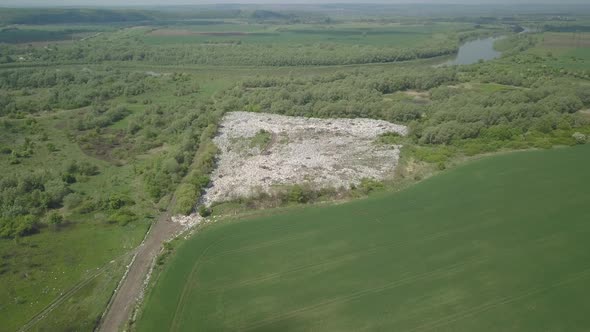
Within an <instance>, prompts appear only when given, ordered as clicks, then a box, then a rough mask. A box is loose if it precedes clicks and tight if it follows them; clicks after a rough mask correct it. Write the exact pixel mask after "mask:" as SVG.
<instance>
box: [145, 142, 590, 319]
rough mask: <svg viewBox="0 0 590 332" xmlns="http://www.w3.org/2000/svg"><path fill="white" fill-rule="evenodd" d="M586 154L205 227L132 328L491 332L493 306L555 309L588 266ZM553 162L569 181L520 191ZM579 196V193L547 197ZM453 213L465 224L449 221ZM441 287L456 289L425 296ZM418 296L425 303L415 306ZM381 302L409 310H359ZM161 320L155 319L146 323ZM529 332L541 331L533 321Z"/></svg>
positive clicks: (491, 163) (463, 173)
mask: <svg viewBox="0 0 590 332" xmlns="http://www.w3.org/2000/svg"><path fill="white" fill-rule="evenodd" d="M587 152H588V147H586V146H584V147H580V148H569V149H557V150H552V151H538V152H522V153H512V154H507V155H502V156H497V157H490V158H487V159H483V160H480V161H476V162H472V163H470V164H468V165H466V166H462V167H459V168H457V169H454V170H452V171H449V172H447V173H446V174H442V175H439V176H436V177H433V178H431V179H429V180H427V181H425V182H423V183H421V184H418V185H416V186H414V187H411V188H409V189H406V190H404V191H401V192H399V193H393V194H390V193H385V194H380V195H376V196H375V197H373V198H369V199H367V200H362V201H356V202H352V203H345V204H342V205H337V206H330V207H316V208H311V209H308V210H305V211H299V210H297V209H294V210H293V212H292V213H291V214H290V213H289V212H288V211H286V212H285V213H282V214H279V215H277V216H275V217H273V216H267V217H261V218H258V219H254V220H245V221H235V222H234V221H228V222H221V223H219V224H213V225H211V226H209V227H207V228H205V229H204V230H203V231H201V232H199V233H197V235H195V237H194V239H190V240H189V241H187V242H186V243H185V244H184V245H183V247H181V248H179V251H178V253H177V254H176V255H175V258H174V260H173V261H172V263H171V266H170V267H169V268H168V269H167V270H165V271H164V272H163V274H162V275H161V276H160V278H159V281H158V283H157V284H156V285H155V289H154V290H153V292H152V293H150V295H149V296H148V298H147V299H146V308H145V311H144V312H143V314H142V316H141V317H140V319H139V322H138V328H139V329H140V330H142V331H143V330H145V331H151V330H157V329H160V328H164V329H169V330H172V331H186V330H190V329H192V328H203V329H208V328H211V329H221V330H275V329H281V330H297V329H298V328H289V327H288V326H289V322H299V321H301V322H303V321H305V323H302V324H304V325H300V326H301V328H313V327H317V328H319V327H320V326H321V329H322V330H334V331H335V330H342V329H344V330H356V329H357V328H358V329H360V328H361V326H373V328H376V327H379V328H382V329H398V328H401V329H403V330H409V331H427V330H437V329H441V328H443V329H444V328H450V327H452V328H453V330H459V331H462V330H469V329H468V328H467V326H471V325H472V324H478V325H481V326H484V327H485V328H484V330H488V329H489V327H490V326H491V325H489V324H490V322H489V321H487V319H489V317H488V314H487V313H488V312H494V313H495V314H500V313H501V312H505V311H507V310H508V311H510V310H512V311H514V310H521V309H520V307H519V305H518V304H517V303H527V305H529V304H528V303H529V302H530V301H534V303H536V306H537V307H539V306H540V308H542V309H543V310H549V308H552V304H551V303H552V302H551V301H550V298H547V297H546V296H548V295H546V294H561V293H562V292H566V291H567V292H569V291H570V287H571V285H574V284H575V285H581V284H583V283H584V281H585V280H587V278H588V277H589V276H590V269H589V267H588V266H587V264H586V265H585V264H582V261H586V259H585V258H588V257H587V256H588V255H587V253H585V251H579V250H577V249H576V248H581V247H580V246H582V245H583V242H581V239H583V238H584V237H586V236H587V235H588V234H589V233H590V229H589V228H588V227H587V225H586V223H584V222H583V220H585V217H590V211H589V210H588V209H584V208H583V205H581V204H582V203H581V202H583V201H585V200H586V199H588V197H589V196H588V195H590V193H589V192H588V191H587V190H585V189H583V187H580V186H579V184H580V183H584V179H587V178H588V175H587V174H584V173H583V172H581V169H584V168H585V167H583V165H586V164H589V165H590V158H589V155H588V154H587ZM566 165H569V166H566ZM574 165H575V166H574ZM532 167H533V168H534V170H533V168H532ZM559 168H561V169H562V171H563V172H564V174H560V175H559V176H554V177H553V178H547V179H545V180H544V181H540V182H537V183H532V184H531V186H532V188H530V189H526V188H524V187H523V183H524V182H527V183H530V182H528V181H529V180H532V179H538V178H539V177H547V175H546V174H551V173H552V172H553V171H554V170H555V169H559ZM530 172H533V174H530ZM541 174H545V175H541ZM500 179H502V180H500ZM507 179H511V180H510V181H508V180H507ZM557 179H559V180H557ZM555 181H559V182H555ZM512 186H518V187H514V188H513V187H512ZM556 186H557V187H556ZM474 188H478V190H479V193H478V194H474V192H472V190H474ZM516 188H518V189H516ZM547 188H552V189H553V190H555V191H554V192H551V193H549V192H546V189H547ZM528 190H534V192H529V191H528ZM502 192H509V193H510V195H509V196H508V197H506V196H503V195H501V194H499V193H502ZM526 192H529V195H528V196H527V195H526V194H525V193H526ZM573 192H576V193H578V196H573V197H576V198H575V199H573V200H571V201H567V200H566V201H555V200H556V199H558V198H559V197H572V193H573ZM543 194H545V195H544V196H543ZM441 195H442V196H441ZM514 195H516V196H514ZM480 196H481V197H480ZM492 197H493V198H492ZM521 200H522V201H521ZM549 201H550V202H551V203H549ZM490 204H491V205H490ZM535 204H537V205H535ZM538 204H541V205H538ZM496 205H499V206H501V209H499V207H498V206H496ZM518 206H528V208H527V209H525V210H521V209H519V208H518ZM442 207H444V213H443V210H439V209H441V208H442ZM461 207H463V208H464V209H466V211H465V213H464V214H462V215H461V217H458V216H456V215H454V214H453V213H452V211H453V210H454V209H456V208H461ZM542 207H543V208H542ZM499 211H504V212H503V213H508V214H512V215H506V214H500V215H498V213H499ZM516 211H518V212H516ZM515 212H516V213H515ZM566 216H568V217H567V218H566ZM436 218H439V220H438V222H437V221H436ZM289 221H290V222H289ZM281 225H285V228H281ZM266 227H268V229H266ZM310 231H312V234H313V235H312V237H311V238H310V237H308V236H306V235H309V232H310ZM248 239H250V240H248ZM185 246H186V247H185ZM188 248H193V249H192V250H190V251H189V250H188ZM197 248H201V249H197ZM242 249H243V251H242ZM191 256H192V257H194V258H193V259H190V257H191ZM176 260H179V262H184V263H183V264H184V265H183V266H178V265H176V264H175V262H176ZM189 262H190V263H189ZM186 263H189V265H188V266H187V265H186ZM578 263H579V264H578ZM505 269H510V271H511V273H509V274H506V273H503V271H505ZM541 271H544V272H541ZM171 280H175V281H174V282H175V286H173V285H171V284H169V282H170V281H171ZM179 281H181V282H180V284H179V283H178V282H179ZM160 287H165V289H166V290H167V291H166V293H162V292H161V288H160ZM447 292H457V294H456V296H452V297H450V298H448V299H446V300H444V298H440V299H438V298H432V297H433V296H435V295H436V294H446V293H447ZM584 293H585V290H584V291H582V292H581V293H580V294H584ZM409 294H412V297H411V298H408V297H407V296H408V295H409ZM551 296H558V295H551ZM155 298H158V299H159V300H158V302H157V303H158V304H157V305H156V304H155V303H156V302H153V301H154V299H155ZM412 298H414V300H413V301H416V302H415V304H414V305H410V303H412V302H411V301H412ZM408 301H409V302H408ZM573 301H574V302H576V303H579V304H580V306H579V308H580V309H577V310H576V309H574V307H572V308H571V310H574V311H573V312H572V313H571V315H573V317H580V316H579V315H580V314H581V311H580V310H581V308H584V307H585V306H586V303H584V301H583V299H582V298H579V299H574V300H573ZM423 302H425V303H428V302H430V303H432V304H430V305H428V306H427V307H422V308H421V307H419V306H418V305H419V304H420V303H423ZM371 303H374V304H371ZM249 304H251V305H249ZM377 304H381V305H383V306H385V307H387V308H389V309H387V310H393V309H392V308H397V307H398V306H400V310H401V308H402V307H403V308H404V309H403V311H400V312H399V314H392V315H391V316H383V317H381V316H379V317H380V318H377V317H378V314H377V313H375V312H372V311H370V310H369V311H367V310H368V308H370V307H373V306H376V305H377ZM408 305H409V307H408ZM367 306H368V307H367ZM439 306H440V307H439ZM364 307H367V310H365V309H363V308H364ZM383 310H386V309H385V308H384V309H383ZM352 312H357V314H356V315H352V316H351V313H352ZM393 312H396V311H393ZM403 312H406V314H405V315H402V313H403ZM516 312H520V311H516ZM156 314H158V315H163V316H161V317H163V320H161V321H159V322H154V321H153V320H151V319H150V317H152V316H154V315H156ZM146 315H147V316H146ZM343 315H345V316H343ZM376 315H377V316H376ZM511 315H512V314H511ZM527 315H532V316H531V317H533V316H534V315H535V312H527ZM320 317H321V318H320ZM371 317H372V318H371ZM424 317H428V318H427V319H425V318H424ZM511 317H513V316H511ZM543 318H544V319H548V320H549V318H548V317H543ZM342 319H344V321H342ZM511 319H514V318H511ZM549 321H551V322H552V323H554V324H560V323H561V324H563V323H564V322H563V321H561V320H559V318H558V317H555V318H554V319H553V320H549ZM147 322H150V323H149V325H146V323H147ZM478 322H479V323H478ZM194 324H197V325H194ZM342 324H348V325H342ZM365 324H369V325H365ZM507 324H510V323H509V322H507ZM523 324H524V323H523ZM298 326H299V325H298ZM525 326H529V327H531V330H535V329H533V328H532V327H533V326H535V325H534V324H532V322H528V323H526V324H525ZM402 327H403V328H402ZM525 330H526V329H525Z"/></svg>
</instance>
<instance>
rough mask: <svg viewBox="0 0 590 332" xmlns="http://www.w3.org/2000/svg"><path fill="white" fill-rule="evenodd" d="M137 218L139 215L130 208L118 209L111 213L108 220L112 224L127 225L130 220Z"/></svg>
mask: <svg viewBox="0 0 590 332" xmlns="http://www.w3.org/2000/svg"><path fill="white" fill-rule="evenodd" d="M136 219H137V215H136V214H135V213H133V212H132V211H129V210H117V212H115V213H113V214H111V216H110V217H109V219H108V222H109V223H111V224H119V225H121V226H125V225H127V224H128V223H130V222H133V221H135V220H136Z"/></svg>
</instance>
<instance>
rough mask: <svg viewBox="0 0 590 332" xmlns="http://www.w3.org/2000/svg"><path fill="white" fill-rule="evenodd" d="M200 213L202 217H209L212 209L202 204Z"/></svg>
mask: <svg viewBox="0 0 590 332" xmlns="http://www.w3.org/2000/svg"><path fill="white" fill-rule="evenodd" d="M199 214H200V215H201V217H203V218H207V217H209V216H210V215H211V209H210V208H208V207H206V206H205V205H201V207H200V208H199Z"/></svg>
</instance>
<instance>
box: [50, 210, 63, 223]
mask: <svg viewBox="0 0 590 332" xmlns="http://www.w3.org/2000/svg"><path fill="white" fill-rule="evenodd" d="M63 221H64V217H63V216H62V215H61V214H60V213H59V212H57V211H52V212H50V213H49V214H48V215H47V223H48V224H49V225H52V226H59V225H61V224H62V223H63Z"/></svg>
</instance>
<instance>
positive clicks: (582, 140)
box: [572, 132, 588, 144]
mask: <svg viewBox="0 0 590 332" xmlns="http://www.w3.org/2000/svg"><path fill="white" fill-rule="evenodd" d="M572 137H573V138H574V140H575V141H576V144H586V142H587V140H588V138H587V137H586V135H584V134H582V133H578V132H576V133H574V134H573V135H572Z"/></svg>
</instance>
